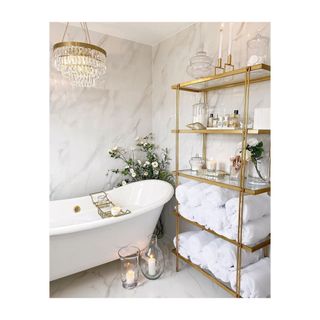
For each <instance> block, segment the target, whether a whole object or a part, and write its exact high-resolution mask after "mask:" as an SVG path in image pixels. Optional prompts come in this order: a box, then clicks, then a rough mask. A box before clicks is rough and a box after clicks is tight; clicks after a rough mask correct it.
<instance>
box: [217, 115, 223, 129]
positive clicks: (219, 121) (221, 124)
mask: <svg viewBox="0 0 320 320" xmlns="http://www.w3.org/2000/svg"><path fill="white" fill-rule="evenodd" d="M222 126H223V117H222V116H218V122H217V128H222Z"/></svg>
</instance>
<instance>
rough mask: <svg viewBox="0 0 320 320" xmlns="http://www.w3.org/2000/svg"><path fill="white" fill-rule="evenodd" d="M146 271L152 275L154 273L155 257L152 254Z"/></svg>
mask: <svg viewBox="0 0 320 320" xmlns="http://www.w3.org/2000/svg"><path fill="white" fill-rule="evenodd" d="M148 271H149V275H150V276H154V275H155V274H156V259H155V258H154V257H153V256H151V257H150V258H149V260H148Z"/></svg>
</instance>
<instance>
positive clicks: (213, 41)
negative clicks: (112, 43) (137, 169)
mask: <svg viewBox="0 0 320 320" xmlns="http://www.w3.org/2000/svg"><path fill="white" fill-rule="evenodd" d="M219 27H220V23H197V24H194V25H192V26H191V27H189V28H187V29H185V30H183V31H182V32H179V33H178V34H176V35H175V36H173V37H171V38H169V39H167V40H165V41H163V42H161V43H160V44H158V45H157V46H155V47H153V49H152V130H153V132H154V134H155V137H156V139H157V142H158V143H159V144H161V145H162V146H168V147H169V149H170V151H171V155H172V159H173V161H172V169H174V163H175V162H174V152H175V136H174V134H172V133H170V131H171V129H174V128H175V91H174V90H172V89H171V85H172V84H175V83H179V82H183V81H187V80H189V79H190V76H189V75H188V74H187V73H186V67H187V65H188V64H189V59H190V57H191V56H193V55H194V54H195V53H196V51H197V50H198V49H199V48H200V47H202V46H203V47H204V50H205V51H207V54H208V55H210V56H212V57H213V58H214V61H216V58H217V53H218V41H219V36H218V35H219ZM225 27H226V28H225V33H224V34H225V38H224V50H223V55H224V57H226V54H227V35H228V23H226V24H225ZM257 29H261V34H262V35H266V36H268V37H270V24H269V23H235V24H234V28H233V33H234V38H235V40H234V43H233V56H234V64H235V67H236V68H239V67H243V66H245V65H246V61H247V58H246V48H247V41H248V39H250V38H252V37H254V36H255V33H256V31H257ZM243 93H244V89H243V87H236V88H232V89H228V90H220V91H214V92H210V93H209V96H208V100H209V106H210V107H211V108H212V110H214V112H215V113H216V112H218V113H222V112H223V111H224V109H225V111H226V112H227V113H230V112H232V111H233V110H234V109H239V112H240V114H242V107H243V97H244V94H243ZM198 99H199V94H196V93H190V92H181V99H180V110H181V112H180V127H181V128H186V127H185V125H186V124H188V123H190V122H192V104H194V103H196V102H197V100H198ZM260 107H267V108H268V107H270V83H269V82H265V83H260V84H256V85H253V86H252V87H251V94H250V115H251V116H253V110H254V108H260ZM201 141H202V136H201V135H180V169H186V168H189V163H188V161H189V159H190V157H191V156H193V155H195V153H199V154H201V153H202V143H201ZM239 141H240V136H232V135H228V136H223V135H219V136H217V135H209V136H208V151H207V155H208V157H213V158H215V159H217V160H218V161H220V162H223V163H224V164H225V165H226V167H227V168H228V167H229V158H230V157H231V156H232V155H233V154H234V152H235V146H236V144H237V143H238V142H239ZM263 141H264V143H265V146H266V149H268V148H269V141H268V137H263ZM172 203H173V201H172ZM172 203H171V204H170V205H167V206H166V210H165V211H164V212H163V218H164V226H165V231H166V233H167V234H169V236H171V237H172V236H173V235H174V233H175V219H174V217H173V216H172V215H170V212H171V211H172V209H173V208H172ZM187 227H188V225H185V224H183V227H182V230H185V229H186V228H187Z"/></svg>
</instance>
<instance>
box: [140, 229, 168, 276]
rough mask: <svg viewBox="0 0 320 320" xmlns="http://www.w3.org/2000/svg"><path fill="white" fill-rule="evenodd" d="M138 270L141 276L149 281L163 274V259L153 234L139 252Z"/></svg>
mask: <svg viewBox="0 0 320 320" xmlns="http://www.w3.org/2000/svg"><path fill="white" fill-rule="evenodd" d="M140 268H141V272H142V273H143V275H144V276H145V277H146V278H147V279H150V280H155V279H158V278H159V277H160V276H161V275H162V273H163V270H164V257H163V253H162V251H161V249H160V247H159V246H158V239H157V236H156V235H155V234H152V235H151V236H149V242H148V245H147V247H146V248H145V249H144V250H142V252H141V257H140Z"/></svg>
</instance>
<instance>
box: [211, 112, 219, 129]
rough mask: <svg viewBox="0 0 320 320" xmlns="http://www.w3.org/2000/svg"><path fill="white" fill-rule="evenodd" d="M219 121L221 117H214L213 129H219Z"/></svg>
mask: <svg viewBox="0 0 320 320" xmlns="http://www.w3.org/2000/svg"><path fill="white" fill-rule="evenodd" d="M218 121H219V117H218V114H216V115H215V116H213V120H212V127H213V128H217V127H218Z"/></svg>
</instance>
